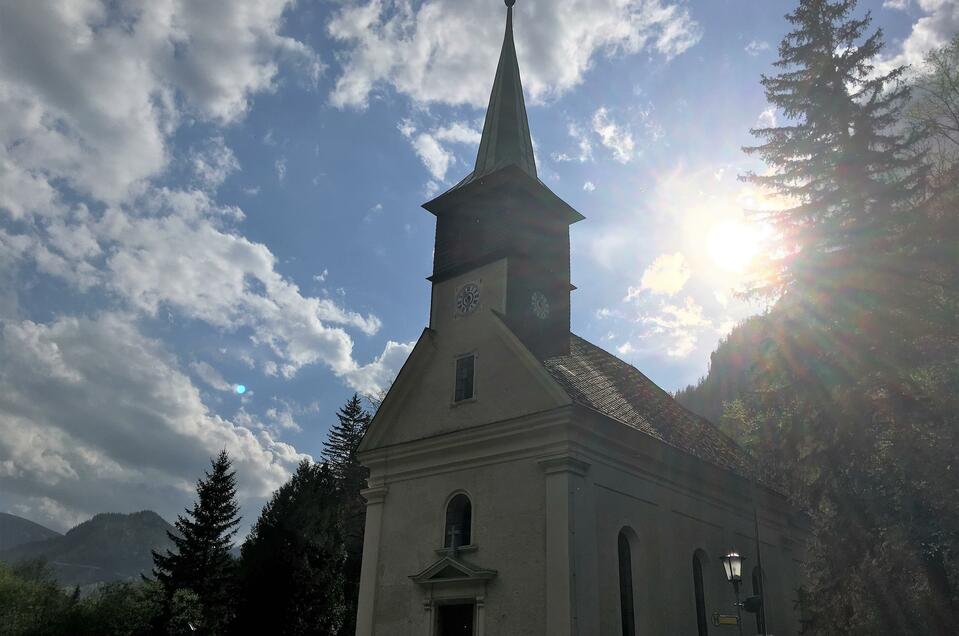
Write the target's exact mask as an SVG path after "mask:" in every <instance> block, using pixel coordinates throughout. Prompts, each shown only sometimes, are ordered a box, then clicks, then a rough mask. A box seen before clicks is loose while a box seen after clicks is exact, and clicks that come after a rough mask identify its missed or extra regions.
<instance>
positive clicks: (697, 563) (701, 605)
mask: <svg viewBox="0 0 959 636" xmlns="http://www.w3.org/2000/svg"><path fill="white" fill-rule="evenodd" d="M706 562H707V557H706V553H705V552H703V551H702V550H696V552H695V553H694V554H693V588H694V589H695V591H696V626H697V627H698V628H699V636H707V635H708V634H709V622H708V621H707V620H706V591H705V589H704V588H703V565H704V564H705V563H706Z"/></svg>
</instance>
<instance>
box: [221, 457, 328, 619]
mask: <svg viewBox="0 0 959 636" xmlns="http://www.w3.org/2000/svg"><path fill="white" fill-rule="evenodd" d="M339 497H340V495H339V491H338V488H337V483H336V480H335V478H334V475H333V472H332V470H331V469H330V467H329V466H327V465H324V464H314V463H312V462H310V461H308V460H303V461H302V462H301V463H300V465H299V466H298V467H297V470H296V473H295V474H294V475H293V477H291V478H290V480H289V481H288V482H286V483H285V484H284V485H283V486H281V487H280V488H279V490H277V491H276V492H274V493H273V497H272V498H271V499H270V501H269V502H268V503H267V504H266V506H265V507H264V508H263V512H262V513H261V514H260V518H259V519H258V520H257V521H256V523H255V524H254V526H253V529H252V530H251V532H250V535H249V537H248V538H247V540H246V542H245V543H244V544H243V549H242V556H241V561H240V574H241V579H242V581H243V583H242V586H243V589H242V593H243V598H244V602H243V604H242V606H241V608H240V610H239V612H238V627H239V628H241V629H237V630H235V631H237V632H239V631H244V630H245V631H248V632H251V633H263V634H267V633H269V634H284V635H286V634H289V635H305V634H318V635H326V634H336V633H337V632H338V631H339V630H340V629H341V627H342V625H343V622H344V618H345V616H344V614H345V612H346V606H345V605H344V601H343V562H344V559H345V556H346V554H345V549H344V546H343V541H342V537H341V531H340V521H339Z"/></svg>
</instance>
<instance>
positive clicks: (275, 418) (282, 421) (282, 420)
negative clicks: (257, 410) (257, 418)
mask: <svg viewBox="0 0 959 636" xmlns="http://www.w3.org/2000/svg"><path fill="white" fill-rule="evenodd" d="M266 417H267V419H268V420H269V421H270V423H271V424H272V425H273V426H274V427H276V428H279V429H280V430H286V431H295V432H297V433H300V432H302V431H303V429H302V428H301V427H300V425H299V424H297V422H296V420H295V419H293V412H292V411H291V410H290V409H289V407H287V406H284V407H282V408H275V407H274V408H268V409H267V410H266Z"/></svg>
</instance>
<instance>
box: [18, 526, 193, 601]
mask: <svg viewBox="0 0 959 636" xmlns="http://www.w3.org/2000/svg"><path fill="white" fill-rule="evenodd" d="M167 531H171V532H172V531H174V528H173V526H171V525H170V524H168V523H167V522H166V521H164V520H163V518H162V517H160V515H158V514H157V513H155V512H153V511H150V510H144V511H142V512H134V513H132V514H118V513H102V514H98V515H96V516H95V517H93V518H92V519H90V520H89V521H84V522H83V523H81V524H80V525H78V526H76V527H75V528H73V529H72V530H70V531H69V532H67V533H66V534H65V535H63V536H54V537H50V538H47V539H43V540H40V541H33V542H31V543H25V544H21V545H18V546H16V547H13V548H10V549H7V550H3V551H0V561H5V562H7V563H16V562H19V561H29V560H34V559H42V560H44V561H46V562H47V564H48V565H49V566H50V568H51V569H52V570H53V573H54V575H55V576H56V578H57V581H58V582H60V583H61V584H62V585H69V586H73V585H89V584H91V583H101V582H106V581H117V580H123V579H136V578H138V577H139V576H140V574H141V573H143V574H146V575H150V573H151V571H152V569H153V556H152V554H151V553H150V551H151V550H158V551H159V550H165V549H166V548H168V547H171V546H172V542H171V541H170V539H169V538H168V537H167V534H166V533H167Z"/></svg>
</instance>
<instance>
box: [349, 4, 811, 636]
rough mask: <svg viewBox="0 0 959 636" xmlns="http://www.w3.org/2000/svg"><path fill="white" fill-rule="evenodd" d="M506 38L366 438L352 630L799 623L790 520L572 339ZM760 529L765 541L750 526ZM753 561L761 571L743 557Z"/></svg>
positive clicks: (707, 442) (560, 261)
mask: <svg viewBox="0 0 959 636" xmlns="http://www.w3.org/2000/svg"><path fill="white" fill-rule="evenodd" d="M507 5H508V6H510V8H509V9H508V15H507V26H506V36H505V38H504V42H503V49H502V53H501V56H500V60H499V66H498V67H497V71H496V77H495V79H494V85H493V90H492V95H491V98H490V104H489V109H488V111H487V114H486V121H485V125H484V129H483V136H482V141H481V143H480V148H479V153H478V156H477V160H476V166H475V169H474V171H473V172H472V173H471V174H470V175H469V176H467V177H466V178H465V179H463V181H461V182H460V183H458V184H457V185H456V186H454V187H453V188H451V189H450V190H449V191H447V192H446V193H444V194H442V195H440V196H439V197H437V198H436V199H434V200H432V201H430V202H429V203H427V204H425V205H424V207H425V208H426V209H427V210H428V211H430V212H431V213H433V214H434V215H435V216H436V219H437V227H436V249H435V252H434V268H433V275H432V276H431V277H430V281H431V283H432V286H433V290H432V302H431V310H430V323H429V327H428V328H426V329H425V330H424V331H423V334H422V335H421V336H420V338H419V341H418V342H417V344H416V346H415V348H414V349H413V351H412V353H411V354H410V357H409V359H408V360H407V362H406V364H405V366H404V367H403V369H402V370H401V371H400V373H399V375H398V376H397V378H396V381H395V382H394V384H393V386H392V388H391V390H390V391H389V393H388V395H387V396H386V398H385V400H384V401H383V403H382V405H381V407H380V409H379V411H378V412H377V414H376V416H375V418H374V420H373V422H372V424H371V425H370V429H369V431H368V433H367V435H366V437H365V438H364V440H363V442H362V444H361V446H360V459H361V461H362V462H363V463H364V464H365V465H366V466H367V467H368V468H369V470H370V477H369V488H368V489H367V490H366V491H364V497H365V498H366V500H367V517H366V530H365V536H364V548H363V565H362V576H361V582H360V598H359V609H358V616H357V632H356V633H357V635H358V636H371V635H374V634H375V635H377V636H406V635H410V636H414V635H415V636H451V635H456V636H473V635H475V636H514V635H516V636H519V635H531V636H532V635H542V636H566V635H573V634H576V635H580V636H592V635H616V636H619V635H624V636H634V635H641V634H642V635H680V636H705V635H706V634H714V635H720V636H721V635H722V634H730V635H732V634H737V633H738V632H737V627H736V626H735V625H732V626H730V625H728V624H724V623H725V622H728V620H729V619H728V617H729V616H730V615H735V614H736V608H735V607H734V602H735V598H734V595H733V588H732V586H731V585H730V584H729V583H728V582H727V580H726V577H725V575H724V573H723V568H722V566H721V564H720V561H719V557H720V556H721V555H723V554H725V553H727V552H728V551H730V550H731V549H734V550H736V551H738V552H739V553H740V554H742V555H744V556H745V557H746V560H745V565H744V570H743V571H744V574H743V593H742V596H749V595H753V594H757V595H758V594H759V592H760V591H761V592H762V598H763V600H764V602H763V612H762V613H761V614H758V613H757V614H750V613H744V614H743V623H742V628H743V630H742V633H744V634H756V633H766V634H775V635H777V636H785V635H787V634H797V633H799V632H800V630H801V624H800V616H799V611H798V609H797V606H796V598H797V588H798V587H799V564H800V562H801V559H802V545H803V541H804V530H803V527H802V523H801V519H800V518H799V517H798V515H796V513H795V512H794V511H793V510H792V509H791V508H790V506H789V505H788V503H787V501H786V498H785V497H784V496H783V495H782V494H781V492H779V491H778V490H777V488H776V487H775V486H774V485H770V484H769V483H767V482H766V481H764V480H763V479H761V478H759V479H757V478H756V476H755V475H754V472H755V471H754V465H753V463H752V462H751V460H750V459H749V457H748V456H747V454H746V453H745V452H744V451H743V450H742V449H741V448H739V447H738V446H737V445H736V444H735V443H734V442H733V441H731V440H730V439H729V438H727V437H726V436H725V435H723V434H722V433H720V432H719V430H718V429H716V428H715V427H714V426H713V425H712V424H711V423H709V422H708V421H706V420H704V419H702V418H699V417H698V416H696V415H693V414H692V413H690V412H688V411H687V410H685V409H684V408H683V407H682V406H680V405H679V404H678V403H677V402H676V401H675V400H673V398H672V397H671V396H670V395H669V394H668V393H666V392H665V391H663V390H662V389H660V388H659V387H657V386H656V385H655V384H654V383H653V382H651V381H650V380H649V379H648V378H647V377H646V376H644V375H643V374H642V373H640V372H639V371H638V370H637V369H635V368H634V367H632V366H630V365H628V364H626V363H625V362H623V361H621V360H619V359H618V358H616V357H615V356H613V355H611V354H609V353H607V352H606V351H603V350H602V349H600V348H599V347H596V346H595V345H592V344H590V343H589V342H587V341H585V340H583V339H582V338H580V337H578V336H576V335H574V334H572V333H571V332H570V294H571V292H572V291H573V290H574V289H575V288H574V287H573V286H572V285H571V284H570V269H569V256H570V253H569V227H570V225H571V224H573V223H575V222H577V221H579V220H581V219H583V217H582V216H581V215H580V214H579V213H578V212H577V211H575V210H573V209H572V208H571V207H570V206H569V205H567V204H566V203H565V202H563V201H562V200H561V199H559V197H557V196H556V195H555V194H553V193H552V192H551V191H550V190H549V189H548V188H547V187H546V186H545V185H544V184H543V183H542V182H541V181H540V180H539V179H538V178H537V175H536V165H535V160H534V157H533V150H532V143H531V139H530V134H529V125H528V122H527V117H526V109H525V104H524V101H523V92H522V86H521V84H520V76H519V68H518V64H517V61H516V54H515V50H514V46H513V32H512V8H511V5H512V0H508V1H507ZM757 531H758V536H757ZM760 562H761V564H762V568H761V570H760V568H759V567H758V566H757V564H758V563H760Z"/></svg>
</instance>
